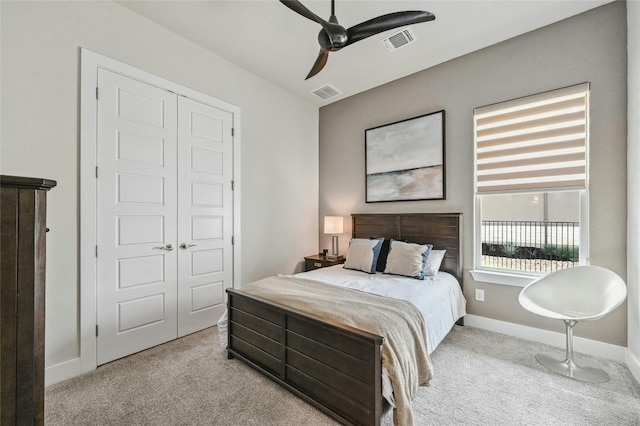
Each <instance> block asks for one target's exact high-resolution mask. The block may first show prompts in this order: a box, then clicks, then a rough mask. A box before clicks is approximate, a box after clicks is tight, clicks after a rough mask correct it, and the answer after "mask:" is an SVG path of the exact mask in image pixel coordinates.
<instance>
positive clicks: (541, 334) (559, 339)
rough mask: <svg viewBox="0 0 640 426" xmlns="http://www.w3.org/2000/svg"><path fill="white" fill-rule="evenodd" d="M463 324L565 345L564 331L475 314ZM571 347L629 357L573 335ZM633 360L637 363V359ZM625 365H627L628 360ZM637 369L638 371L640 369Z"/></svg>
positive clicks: (618, 349)
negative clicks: (559, 331) (543, 328)
mask: <svg viewBox="0 0 640 426" xmlns="http://www.w3.org/2000/svg"><path fill="white" fill-rule="evenodd" d="M464 324H465V325H468V326H471V327H477V328H482V329H484V330H489V331H493V332H496V333H501V334H506V335H508V336H513V337H519V338H521V339H525V340H532V341H534V342H538V343H545V344H548V345H552V346H557V347H559V348H564V347H565V346H566V337H565V335H564V333H556V332H555V331H549V330H542V329H540V328H534V327H528V326H526V325H520V324H514V323H511V322H506V321H500V320H496V319H492V318H485V317H481V316H477V315H466V316H465V317H464ZM573 349H574V350H575V351H576V352H579V353H583V354H587V355H593V356H597V357H601V358H605V359H610V360H613V361H618V362H627V361H626V359H625V358H627V359H628V358H629V357H630V354H629V351H628V350H627V348H625V347H623V346H618V345H612V344H610V343H603V342H598V341H596V340H589V339H584V338H582V337H575V336H574V338H573ZM625 354H626V355H625ZM635 361H636V364H637V360H635ZM627 365H629V363H628V362H627ZM629 369H632V368H631V366H629ZM638 371H639V372H640V370H638ZM634 376H635V377H636V379H637V378H638V377H639V376H638V375H636V374H635V373H634Z"/></svg>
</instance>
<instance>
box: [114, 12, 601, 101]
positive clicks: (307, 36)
mask: <svg viewBox="0 0 640 426" xmlns="http://www.w3.org/2000/svg"><path fill="white" fill-rule="evenodd" d="M610 1H612V0H586V1H585V0H553V1H546V0H500V1H485V0H446V1H443V0H436V1H429V0H422V1H404V0H387V1H382V0H378V1H369V0H336V4H335V9H336V10H335V12H336V16H337V18H338V20H339V22H340V24H341V25H342V26H344V27H345V28H349V27H351V26H353V25H355V24H358V23H360V22H363V21H367V20H369V19H371V18H374V17H376V16H379V15H383V14H387V13H392V12H397V11H403V10H426V11H428V12H431V13H433V14H434V15H435V16H436V19H435V21H432V22H426V23H420V24H414V25H412V26H411V29H412V31H413V32H414V34H415V35H416V39H417V41H416V42H414V43H411V44H409V45H406V46H404V47H402V48H400V49H397V50H395V51H394V52H389V51H388V50H387V49H386V48H385V47H384V45H383V43H382V42H381V40H382V39H383V38H385V37H387V36H388V35H390V34H393V33H394V30H390V31H387V32H385V33H381V34H378V35H375V36H372V37H370V38H368V39H365V40H362V41H359V42H358V43H354V44H353V45H350V46H348V47H346V48H344V49H342V50H340V51H338V52H334V53H331V54H330V55H329V60H328V62H327V65H326V66H325V68H324V69H323V70H322V71H321V72H320V73H319V74H317V75H316V76H314V77H312V78H310V79H309V80H307V81H305V77H306V75H307V73H308V72H309V70H310V69H311V66H312V65H313V63H314V61H315V59H316V57H317V55H318V52H319V46H318V42H317V36H318V32H319V30H320V28H321V27H320V25H319V24H317V23H315V22H313V21H310V20H308V19H306V18H303V17H302V16H300V15H298V14H296V13H295V12H293V11H291V10H290V9H288V8H286V7H285V6H284V5H282V4H281V3H280V2H279V1H276V0H256V1H250V0H233V1H223V0H210V1H188V0H168V1H167V0H164V1H136V0H126V1H124V0H123V1H120V2H119V3H120V4H122V5H123V6H125V7H127V8H129V9H131V10H132V11H134V12H137V13H138V14H140V15H142V16H144V17H146V18H148V19H150V20H151V21H154V22H156V23H157V24H159V25H161V26H163V27H165V28H167V29H169V30H170V31H173V32H174V33H176V34H178V35H180V36H182V37H184V38H186V39H188V40H190V41H192V42H194V43H196V44H198V45H200V46H202V47H203V48H205V49H207V50H210V51H211V52H213V53H215V54H217V55H219V56H222V57H224V58H225V59H227V60H228V61H230V62H232V63H234V64H236V65H238V66H240V67H242V68H244V69H246V70H248V71H250V72H251V73H253V74H256V75H258V76H260V77H262V78H264V79H266V80H269V81H271V82H273V83H275V84H276V85H278V86H280V87H283V88H285V89H287V90H289V91H291V92H293V93H295V94H297V95H299V96H301V97H304V98H306V99H308V100H309V101H311V102H315V103H316V104H317V105H318V106H322V105H327V104H329V103H331V102H334V101H336V100H339V99H343V98H345V97H347V96H351V95H354V94H356V93H359V92H363V91H365V90H368V89H371V88H373V87H376V86H379V85H381V84H384V83H387V82H389V81H393V80H396V79H398V78H401V77H404V76H407V75H409V74H413V73H415V72H418V71H420V70H423V69H426V68H429V67H432V66H434V65H437V64H439V63H442V62H445V61H448V60H450V59H453V58H456V57H458V56H462V55H464V54H467V53H469V52H472V51H475V50H478V49H481V48H483V47H486V46H490V45H492V44H495V43H498V42H500V41H503V40H506V39H509V38H512V37H515V36H517V35H520V34H523V33H526V32H528V31H531V30H534V29H536V28H539V27H542V26H545V25H548V24H551V23H553V22H557V21H560V20H562V19H565V18H567V17H570V16H573V15H576V14H579V13H582V12H584V11H586V10H589V9H592V8H595V7H598V6H601V5H603V4H606V3H609V2H610ZM301 2H302V3H303V4H304V5H305V6H306V7H307V8H308V9H310V10H311V11H313V12H314V13H315V14H316V15H319V16H322V17H323V18H325V19H328V18H329V15H330V11H331V6H330V5H331V2H330V1H329V0H302V1H301ZM402 28H403V27H401V28H399V29H402ZM327 84H331V85H332V86H334V87H335V88H337V89H338V90H339V91H341V92H342V94H341V95H339V96H335V97H333V98H330V99H328V100H325V101H323V100H321V99H319V98H318V97H316V96H315V95H313V94H312V93H311V92H312V91H314V90H316V89H318V88H320V87H323V86H325V85H327Z"/></svg>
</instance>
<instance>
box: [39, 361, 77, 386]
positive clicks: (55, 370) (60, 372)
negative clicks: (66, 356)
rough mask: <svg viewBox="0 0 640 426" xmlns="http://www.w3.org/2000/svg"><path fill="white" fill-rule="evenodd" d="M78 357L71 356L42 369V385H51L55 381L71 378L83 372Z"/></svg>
mask: <svg viewBox="0 0 640 426" xmlns="http://www.w3.org/2000/svg"><path fill="white" fill-rule="evenodd" d="M83 373H84V371H82V363H81V362H80V358H73V359H70V360H69V361H65V362H61V363H60V364H56V365H52V366H50V367H47V368H45V370H44V386H45V387H47V386H51V385H54V384H56V383H59V382H62V381H65V380H67V379H71V378H73V377H76V376H79V375H81V374H83Z"/></svg>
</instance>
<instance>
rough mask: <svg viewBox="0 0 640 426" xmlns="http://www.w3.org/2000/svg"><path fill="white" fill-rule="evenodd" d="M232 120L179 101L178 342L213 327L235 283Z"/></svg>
mask: <svg viewBox="0 0 640 426" xmlns="http://www.w3.org/2000/svg"><path fill="white" fill-rule="evenodd" d="M232 125H233V115H232V114H231V113H229V112H226V111H222V110H219V109H217V108H214V107H211V106H208V105H205V104H202V103H200V102H196V101H193V100H191V99H187V98H184V97H182V96H180V97H179V98H178V170H179V174H178V197H179V198H178V240H179V249H178V336H184V335H186V334H189V333H193V332H195V331H198V330H201V329H203V328H206V327H210V326H212V325H215V324H216V322H217V321H218V319H219V318H220V316H221V315H222V313H223V312H224V309H225V307H226V306H225V305H226V293H225V289H226V288H228V287H231V286H232V280H233V247H232V242H231V238H232V231H233V193H232V188H231V185H232V177H233V137H232Z"/></svg>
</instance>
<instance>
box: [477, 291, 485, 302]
mask: <svg viewBox="0 0 640 426" xmlns="http://www.w3.org/2000/svg"><path fill="white" fill-rule="evenodd" d="M476 300H477V301H478V302H484V290H483V289H481V288H476Z"/></svg>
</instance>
